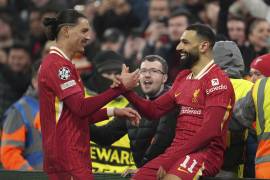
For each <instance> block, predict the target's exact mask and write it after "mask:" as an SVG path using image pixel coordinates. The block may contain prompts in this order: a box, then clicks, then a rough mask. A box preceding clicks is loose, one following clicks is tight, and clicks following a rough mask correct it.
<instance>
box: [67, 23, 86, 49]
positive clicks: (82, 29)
mask: <svg viewBox="0 0 270 180" xmlns="http://www.w3.org/2000/svg"><path fill="white" fill-rule="evenodd" d="M66 28H67V30H66V31H67V36H68V43H69V44H70V45H71V46H72V49H74V51H75V52H84V47H85V46H86V45H87V44H88V42H89V40H90V38H91V28H90V25H89V22H88V20H87V19H85V18H79V19H78V22H77V24H76V25H75V26H67V27H66Z"/></svg>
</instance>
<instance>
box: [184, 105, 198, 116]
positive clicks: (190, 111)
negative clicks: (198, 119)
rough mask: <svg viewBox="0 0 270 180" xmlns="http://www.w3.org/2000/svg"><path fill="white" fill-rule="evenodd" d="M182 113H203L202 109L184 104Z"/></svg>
mask: <svg viewBox="0 0 270 180" xmlns="http://www.w3.org/2000/svg"><path fill="white" fill-rule="evenodd" d="M180 114H190V115H201V114H202V110H201V109H195V108H192V107H188V106H182V108H181V112H180Z"/></svg>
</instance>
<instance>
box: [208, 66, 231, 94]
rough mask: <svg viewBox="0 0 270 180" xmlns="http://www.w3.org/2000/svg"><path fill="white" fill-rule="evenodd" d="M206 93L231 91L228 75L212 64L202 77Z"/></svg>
mask: <svg viewBox="0 0 270 180" xmlns="http://www.w3.org/2000/svg"><path fill="white" fill-rule="evenodd" d="M204 85H205V88H206V90H205V91H206V94H207V95H210V94H213V93H214V94H215V93H219V92H224V91H228V90H229V91H233V87H232V84H231V82H230V79H229V77H228V76H227V75H226V74H225V73H224V72H223V71H222V70H221V69H220V68H219V67H218V66H214V67H213V68H212V69H211V71H209V73H208V74H207V76H205V78H204Z"/></svg>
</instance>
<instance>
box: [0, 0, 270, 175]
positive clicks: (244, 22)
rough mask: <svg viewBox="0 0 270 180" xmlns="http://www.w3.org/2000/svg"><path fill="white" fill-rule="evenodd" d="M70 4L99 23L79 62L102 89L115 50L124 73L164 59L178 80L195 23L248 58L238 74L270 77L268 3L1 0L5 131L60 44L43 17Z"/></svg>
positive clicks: (0, 101) (0, 113) (0, 107)
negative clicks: (35, 72) (183, 45)
mask: <svg viewBox="0 0 270 180" xmlns="http://www.w3.org/2000/svg"><path fill="white" fill-rule="evenodd" d="M67 8H70V9H75V10H77V11H80V12H81V13H83V14H84V15H85V16H86V17H87V18H88V20H89V22H90V24H91V26H92V32H91V40H90V42H89V44H88V45H87V46H86V48H85V54H78V55H76V56H75V57H74V63H75V65H76V67H77V68H78V69H79V71H80V73H81V77H82V80H83V81H84V85H85V86H86V87H87V88H88V89H90V90H91V91H94V93H97V94H98V93H100V92H102V91H104V90H105V89H104V87H106V88H107V87H108V84H110V83H111V82H106V78H105V79H104V77H102V76H100V77H98V76H96V75H97V74H98V73H100V71H101V69H102V67H100V66H99V64H100V62H98V61H97V60H98V59H102V56H101V55H104V54H107V56H110V53H111V51H112V52H114V53H117V54H119V55H120V56H121V58H116V59H113V58H114V55H112V62H115V63H111V64H110V66H111V67H114V66H117V70H118V71H119V69H120V65H119V64H122V63H125V64H126V65H127V66H129V68H130V69H131V70H134V69H136V68H139V66H140V63H141V60H142V59H143V57H145V56H147V55H150V54H151V55H152V54H155V55H159V56H161V57H162V58H164V59H165V60H166V61H167V64H168V81H167V83H168V84H170V83H172V82H173V81H174V79H175V77H176V75H177V73H178V72H179V71H181V70H182V69H185V66H184V65H183V64H181V61H179V57H180V55H179V53H178V52H177V51H176V46H177V44H178V43H179V40H180V37H181V35H182V33H183V31H184V30H185V28H186V27H187V26H188V25H190V24H192V23H203V24H207V25H209V26H211V27H212V28H213V30H214V31H215V32H216V34H217V40H220V41H225V40H230V41H234V42H235V44H236V45H237V46H238V48H239V50H240V53H241V55H242V57H243V63H244V64H242V66H243V68H242V71H241V72H239V74H238V76H237V78H239V79H242V78H243V79H246V80H250V79H251V80H253V81H254V76H259V75H264V76H269V74H270V65H269V64H270V58H269V56H262V55H265V54H267V53H269V48H270V1H269V0H256V1H254V0H20V1H16V0H0V119H1V121H0V126H1V127H0V130H1V129H2V128H3V124H4V120H3V119H4V116H5V112H6V111H7V110H8V108H9V107H10V106H11V105H12V104H13V103H15V102H16V101H18V100H19V99H20V98H21V97H22V96H23V95H24V94H25V92H26V91H27V88H29V86H30V84H31V83H32V82H31V78H32V77H31V67H32V66H33V65H34V64H35V62H38V61H40V60H41V59H42V57H44V55H46V54H47V53H48V49H49V47H50V45H52V44H53V43H54V42H51V41H47V38H46V36H45V28H44V26H43V23H42V22H43V19H44V17H54V16H56V14H57V12H59V11H60V10H63V9H67ZM108 52H109V53H108ZM232 56H233V53H232V54H228V55H224V58H226V57H227V58H228V57H229V58H230V57H232ZM261 56H262V57H261ZM258 57H261V58H258ZM107 58H108V57H107ZM120 59H121V60H120ZM114 60H115V61H114ZM253 60H254V62H252V61H253ZM100 61H102V60H100ZM119 61H121V62H119ZM118 65H119V67H118ZM250 68H251V69H250ZM230 70H231V69H230ZM118 73H119V72H118ZM228 74H229V73H228ZM98 78H99V79H98ZM100 82H102V83H103V84H104V83H108V84H106V85H104V86H99V85H98V84H99V83H100ZM100 84H101V83H100ZM0 137H1V135H0ZM2 142H3V141H2ZM20 146H22V145H20ZM2 153H4V151H3V150H1V153H0V154H2ZM14 157H15V156H14ZM14 157H12V156H11V158H14ZM0 158H1V156H0ZM4 167H5V165H4ZM6 167H9V166H6ZM32 168H33V167H27V168H26V169H32ZM9 169H12V168H9ZM252 176H254V174H253V175H250V176H249V177H252Z"/></svg>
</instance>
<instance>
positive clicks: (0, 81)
mask: <svg viewBox="0 0 270 180" xmlns="http://www.w3.org/2000/svg"><path fill="white" fill-rule="evenodd" d="M30 80H31V73H30V71H29V72H28V71H27V72H26V73H14V72H12V70H11V69H10V68H9V67H8V65H5V64H1V63H0V87H1V88H0V118H2V116H3V114H4V112H5V111H6V110H7V109H8V107H9V106H10V105H11V104H12V103H14V102H15V101H17V100H18V99H19V98H20V97H21V96H22V95H23V94H24V93H25V91H26V90H27V87H28V86H29V84H30Z"/></svg>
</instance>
